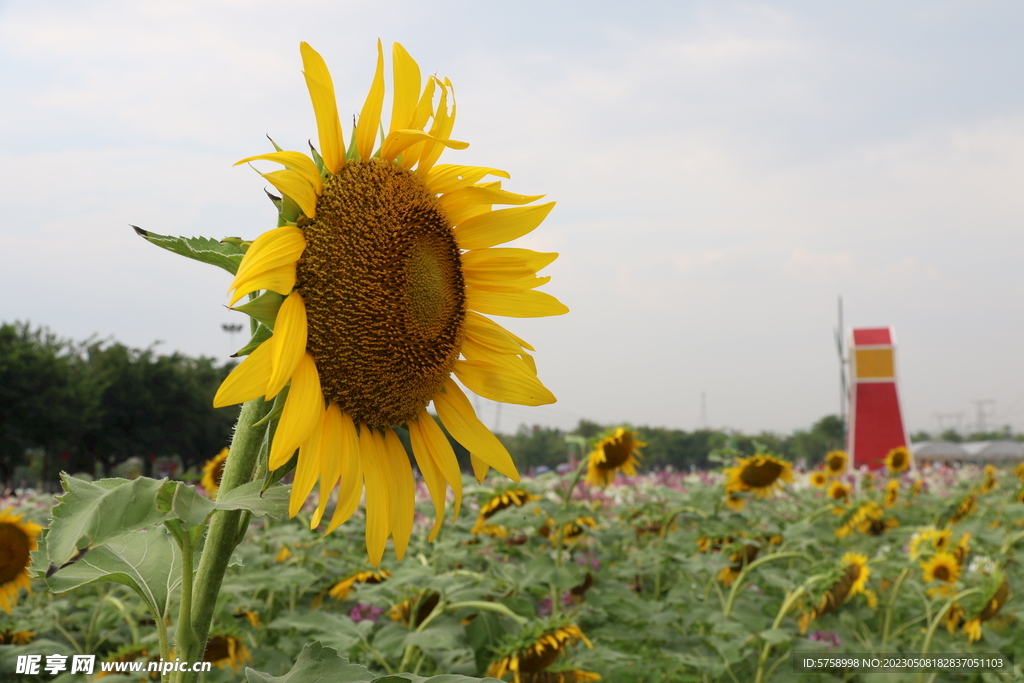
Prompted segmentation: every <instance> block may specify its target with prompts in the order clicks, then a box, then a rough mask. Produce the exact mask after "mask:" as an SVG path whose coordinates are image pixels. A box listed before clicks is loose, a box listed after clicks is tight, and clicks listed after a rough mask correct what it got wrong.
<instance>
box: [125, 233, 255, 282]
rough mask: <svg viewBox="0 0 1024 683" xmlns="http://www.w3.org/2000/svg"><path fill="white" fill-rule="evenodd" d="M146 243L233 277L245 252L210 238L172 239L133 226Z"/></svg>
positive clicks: (232, 245)
mask: <svg viewBox="0 0 1024 683" xmlns="http://www.w3.org/2000/svg"><path fill="white" fill-rule="evenodd" d="M132 227H133V228H135V232H136V233H137V234H138V235H139V236H140V237H142V238H144V239H145V240H146V241H148V242H151V243H153V244H155V245H156V246H158V247H160V248H162V249H166V250H167V251H170V252H173V253H175V254H178V255H179V256H184V257H185V258H190V259H193V260H195V261H200V262H202V263H209V264H210V265H213V266H217V267H218V268H223V269H224V270H226V271H228V272H229V273H231V274H232V275H234V274H235V273H236V272H237V271H238V264H239V263H241V262H242V255H243V252H242V250H241V249H240V248H238V247H237V246H235V245H234V244H230V243H228V242H218V241H217V240H215V239H212V238H210V237H171V236H169V235H158V234H156V233H155V232H150V231H148V230H143V229H142V228H139V227H136V226H134V225H133V226H132Z"/></svg>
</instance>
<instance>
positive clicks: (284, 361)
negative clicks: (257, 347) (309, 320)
mask: <svg viewBox="0 0 1024 683" xmlns="http://www.w3.org/2000/svg"><path fill="white" fill-rule="evenodd" d="M306 337H307V328H306V304H305V303H303V301H302V297H301V296H300V295H299V293H298V292H292V293H291V294H290V295H289V296H288V298H287V299H285V300H284V302H283V303H282V304H281V308H280V309H279V310H278V312H277V318H276V319H275V321H274V336H272V337H271V338H270V343H272V344H273V347H272V352H271V356H270V379H269V380H268V382H267V396H277V394H278V392H280V391H281V389H283V388H284V385H285V384H287V383H288V380H289V379H291V377H292V373H293V372H295V367H296V366H297V365H298V364H299V361H300V360H301V359H302V356H303V354H304V353H305V352H306Z"/></svg>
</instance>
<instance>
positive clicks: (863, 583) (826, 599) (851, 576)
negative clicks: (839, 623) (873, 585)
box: [800, 553, 874, 633]
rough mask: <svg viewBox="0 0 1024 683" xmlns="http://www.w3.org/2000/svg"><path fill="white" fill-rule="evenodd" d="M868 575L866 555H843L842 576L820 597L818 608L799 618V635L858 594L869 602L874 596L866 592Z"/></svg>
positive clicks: (869, 572)
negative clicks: (821, 617) (815, 621)
mask: <svg viewBox="0 0 1024 683" xmlns="http://www.w3.org/2000/svg"><path fill="white" fill-rule="evenodd" d="M870 575H871V568H870V567H868V557H867V555H863V554H861V553H846V554H845V555H843V559H842V574H841V575H840V576H839V578H838V579H837V580H836V581H835V583H833V584H832V586H831V587H830V588H829V590H828V592H827V593H825V595H823V596H822V597H821V601H820V602H819V603H818V606H817V607H814V608H811V609H810V610H808V611H807V612H805V613H804V614H803V615H802V616H801V617H800V633H806V632H807V628H808V626H810V625H811V622H812V621H814V620H815V619H817V618H818V617H820V616H822V615H825V614H828V613H830V612H834V611H835V610H837V609H839V608H840V607H841V606H842V605H843V603H845V602H846V601H847V600H849V599H850V598H852V597H854V596H855V595H857V594H858V593H864V594H865V595H868V599H869V602H870V601H871V599H872V598H873V597H874V594H873V593H871V592H870V591H868V590H867V582H868V577H869V576H870Z"/></svg>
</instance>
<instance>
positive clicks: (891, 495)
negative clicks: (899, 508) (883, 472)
mask: <svg viewBox="0 0 1024 683" xmlns="http://www.w3.org/2000/svg"><path fill="white" fill-rule="evenodd" d="M899 499H900V480H899V479H890V480H889V483H888V484H886V485H885V500H884V501H882V505H883V506H884V507H887V508H891V507H893V506H894V505H896V503H897V502H899Z"/></svg>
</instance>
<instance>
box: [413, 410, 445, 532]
mask: <svg viewBox="0 0 1024 683" xmlns="http://www.w3.org/2000/svg"><path fill="white" fill-rule="evenodd" d="M425 417H426V419H428V420H431V418H430V416H429V415H427V416H425ZM420 419H423V418H420ZM431 421H433V420H431ZM409 441H410V442H411V444H412V454H413V457H414V458H416V465H417V467H419V469H420V474H422V475H423V481H424V482H425V483H426V485H427V491H429V492H430V500H431V501H433V503H434V526H433V527H431V529H430V536H429V537H428V538H427V540H428V541H431V542H433V540H434V538H435V537H436V536H437V532H438V530H439V529H440V528H441V523H442V522H444V507H445V502H446V501H445V498H446V494H447V492H448V491H447V489H446V488H445V482H444V475H443V474H442V473H441V469H440V468H439V467H438V466H437V463H436V462H434V457H433V456H432V455H431V453H430V446H428V445H427V443H426V441H425V440H424V438H423V432H422V431H421V429H420V424H419V421H417V420H413V421H411V422H409Z"/></svg>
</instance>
